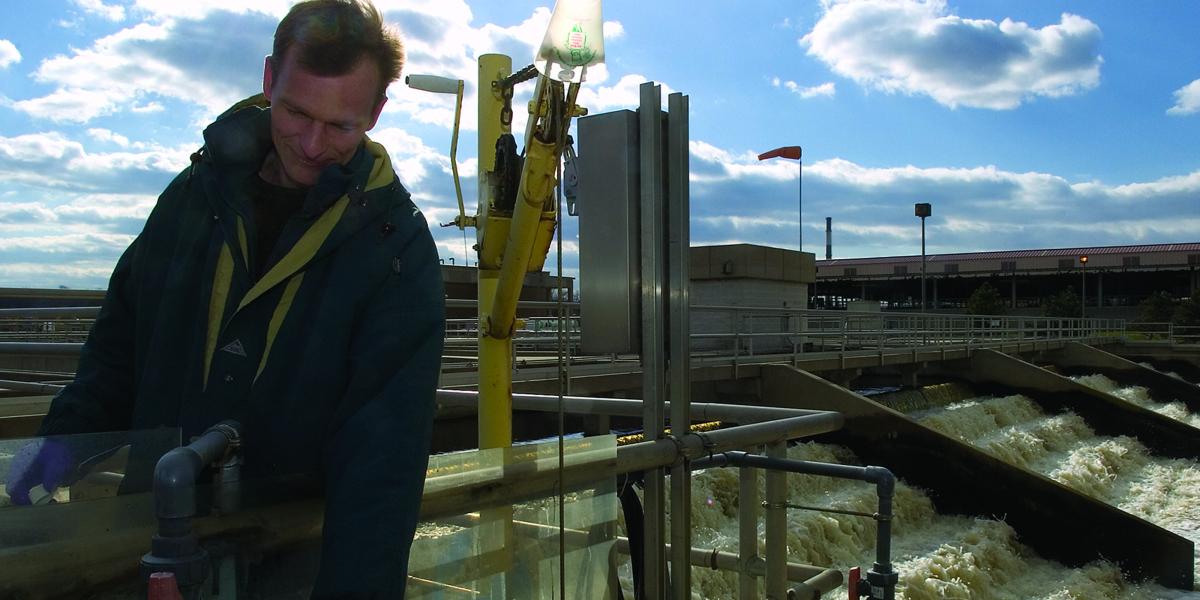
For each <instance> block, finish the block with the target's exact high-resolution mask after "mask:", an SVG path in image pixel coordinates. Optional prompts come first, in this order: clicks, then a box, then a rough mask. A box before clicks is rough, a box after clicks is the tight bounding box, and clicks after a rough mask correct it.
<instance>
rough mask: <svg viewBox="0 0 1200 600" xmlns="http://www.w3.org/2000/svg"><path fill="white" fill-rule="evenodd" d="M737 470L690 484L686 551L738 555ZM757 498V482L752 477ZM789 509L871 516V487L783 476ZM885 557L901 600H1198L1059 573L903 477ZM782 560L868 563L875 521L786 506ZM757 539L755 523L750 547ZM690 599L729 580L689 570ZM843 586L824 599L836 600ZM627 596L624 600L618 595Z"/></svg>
mask: <svg viewBox="0 0 1200 600" xmlns="http://www.w3.org/2000/svg"><path fill="white" fill-rule="evenodd" d="M788 456H789V457H790V458H794V459H801V460H815V461H822V462H836V463H842V464H861V463H860V461H858V459H857V458H856V457H855V456H854V454H853V453H852V452H851V451H850V450H848V449H847V448H844V447H841V446H832V445H826V444H812V443H806V444H800V445H797V446H794V447H792V448H790V449H789V451H788ZM737 490H738V481H737V470H736V469H709V470H706V471H701V472H697V473H696V474H695V475H694V477H693V487H692V525H693V529H692V533H693V545H694V546H695V547H699V548H717V549H720V550H725V551H729V552H736V551H737V539H738V534H737ZM759 490H760V493H762V491H763V489H762V477H761V476H760V478H759ZM788 500H789V502H790V503H793V504H801V505H806V506H823V507H829V508H836V509H843V510H852V511H860V512H867V513H871V512H874V511H875V510H876V508H877V498H876V496H875V489H874V487H873V486H871V485H868V484H864V483H862V482H857V481H848V480H841V479H832V478H827V477H817V476H812V475H795V474H789V475H788ZM894 511H895V520H894V521H893V537H892V561H893V567H894V568H895V569H896V571H897V572H898V573H899V574H900V583H899V586H898V590H897V597H898V598H903V599H908V600H926V599H929V600H934V599H943V598H981V599H997V600H1018V599H1045V600H1051V599H1054V600H1058V599H1068V598H1089V599H1093V598H1095V599H1112V600H1116V599H1131V600H1142V599H1145V600H1150V599H1157V598H1172V599H1173V598H1200V594H1195V593H1191V592H1179V591H1176V590H1170V589H1167V588H1163V587H1161V586H1157V585H1153V584H1143V585H1138V584H1133V583H1130V582H1128V581H1126V580H1125V579H1124V578H1123V577H1122V575H1121V572H1120V570H1119V569H1118V568H1117V567H1116V566H1114V565H1112V564H1111V563H1107V562H1103V561H1096V562H1094V563H1091V564H1088V565H1086V566H1084V567H1082V568H1076V569H1072V568H1068V567H1065V566H1063V565H1062V564H1059V563H1056V562H1053V561H1049V560H1046V559H1044V558H1041V557H1039V556H1037V555H1036V554H1035V553H1034V552H1033V551H1032V550H1030V549H1029V548H1028V547H1027V546H1024V545H1023V544H1021V543H1020V542H1019V541H1018V540H1017V537H1016V533H1015V532H1014V530H1013V529H1012V528H1011V527H1009V526H1008V525H1007V524H1006V523H1004V522H1003V521H995V520H990V519H979V518H970V517H962V516H947V515H940V514H938V513H937V512H936V511H935V510H934V508H933V503H932V502H931V501H930V499H929V497H928V496H926V495H925V493H924V492H922V491H921V490H919V489H917V488H913V487H910V486H909V485H907V484H905V483H904V482H903V481H900V482H898V483H897V486H896V496H895V500H894ZM787 519H788V534H787V546H788V560H789V561H792V562H800V563H808V564H813V565H818V566H833V567H837V568H839V569H842V570H843V571H844V570H846V569H849V568H850V567H853V566H862V567H864V568H865V567H869V566H870V565H871V563H872V562H873V560H874V548H875V524H874V522H873V521H872V520H870V519H867V518H860V517H852V516H845V515H836V514H829V513H821V512H815V511H807V510H795V509H793V510H789V511H788V515H787ZM764 537H765V532H764V531H763V523H762V520H761V519H760V522H759V532H758V539H759V540H760V542H759V543H760V548H759V551H760V552H762V550H763V548H762V547H761V544H762V543H763V542H762V540H763V539H764ZM692 578H693V582H694V583H693V593H692V597H693V598H698V599H700V598H710V599H716V598H736V597H737V589H738V588H737V575H736V574H734V573H728V572H722V571H713V570H711V569H705V568H698V567H694V568H693V569H692ZM759 591H760V594H761V592H762V590H761V587H760V590H759ZM845 595H846V592H845V590H844V589H839V590H836V591H834V592H831V593H830V594H828V597H830V598H839V597H845ZM627 597H628V596H627Z"/></svg>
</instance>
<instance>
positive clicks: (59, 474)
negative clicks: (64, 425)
mask: <svg viewBox="0 0 1200 600" xmlns="http://www.w3.org/2000/svg"><path fill="white" fill-rule="evenodd" d="M73 467H74V464H73V461H72V458H71V452H70V451H69V450H67V447H66V446H65V445H64V444H63V443H62V442H58V441H55V440H52V439H39V440H36V441H33V442H30V443H28V444H26V445H25V447H24V448H21V450H20V451H18V452H17V455H16V456H14V457H13V459H12V462H11V463H9V465H8V476H7V477H5V478H4V486H5V489H7V491H8V497H9V499H10V500H12V503H13V504H24V505H28V504H31V501H30V498H29V491H30V490H31V489H33V488H34V487H36V486H39V485H40V486H42V487H43V488H45V490H46V492H47V493H48V494H53V493H54V490H56V489H58V486H60V485H62V484H63V481H64V479H65V478H66V477H67V474H68V473H70V471H71V469H72V468H73Z"/></svg>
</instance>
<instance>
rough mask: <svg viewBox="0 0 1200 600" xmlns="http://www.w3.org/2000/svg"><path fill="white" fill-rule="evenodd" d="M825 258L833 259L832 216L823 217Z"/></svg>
mask: <svg viewBox="0 0 1200 600" xmlns="http://www.w3.org/2000/svg"><path fill="white" fill-rule="evenodd" d="M825 260H833V217H825Z"/></svg>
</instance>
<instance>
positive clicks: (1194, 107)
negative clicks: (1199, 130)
mask: <svg viewBox="0 0 1200 600" xmlns="http://www.w3.org/2000/svg"><path fill="white" fill-rule="evenodd" d="M1197 111H1200V79H1197V80H1195V81H1193V82H1191V83H1189V84H1187V85H1185V86H1183V87H1181V88H1179V89H1177V90H1175V106H1172V107H1171V108H1169V109H1167V114H1168V115H1176V116H1182V115H1190V114H1195V113H1196V112H1197Z"/></svg>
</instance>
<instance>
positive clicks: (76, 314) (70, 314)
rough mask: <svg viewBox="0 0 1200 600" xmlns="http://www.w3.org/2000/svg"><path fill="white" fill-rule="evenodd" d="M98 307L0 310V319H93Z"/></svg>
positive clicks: (98, 309) (98, 310)
mask: <svg viewBox="0 0 1200 600" xmlns="http://www.w3.org/2000/svg"><path fill="white" fill-rule="evenodd" d="M99 312H100V307H99V306H52V307H46V308H0V319H40V318H51V317H53V318H57V319H63V318H75V319H94V318H96V315H97V314H98V313H99Z"/></svg>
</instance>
